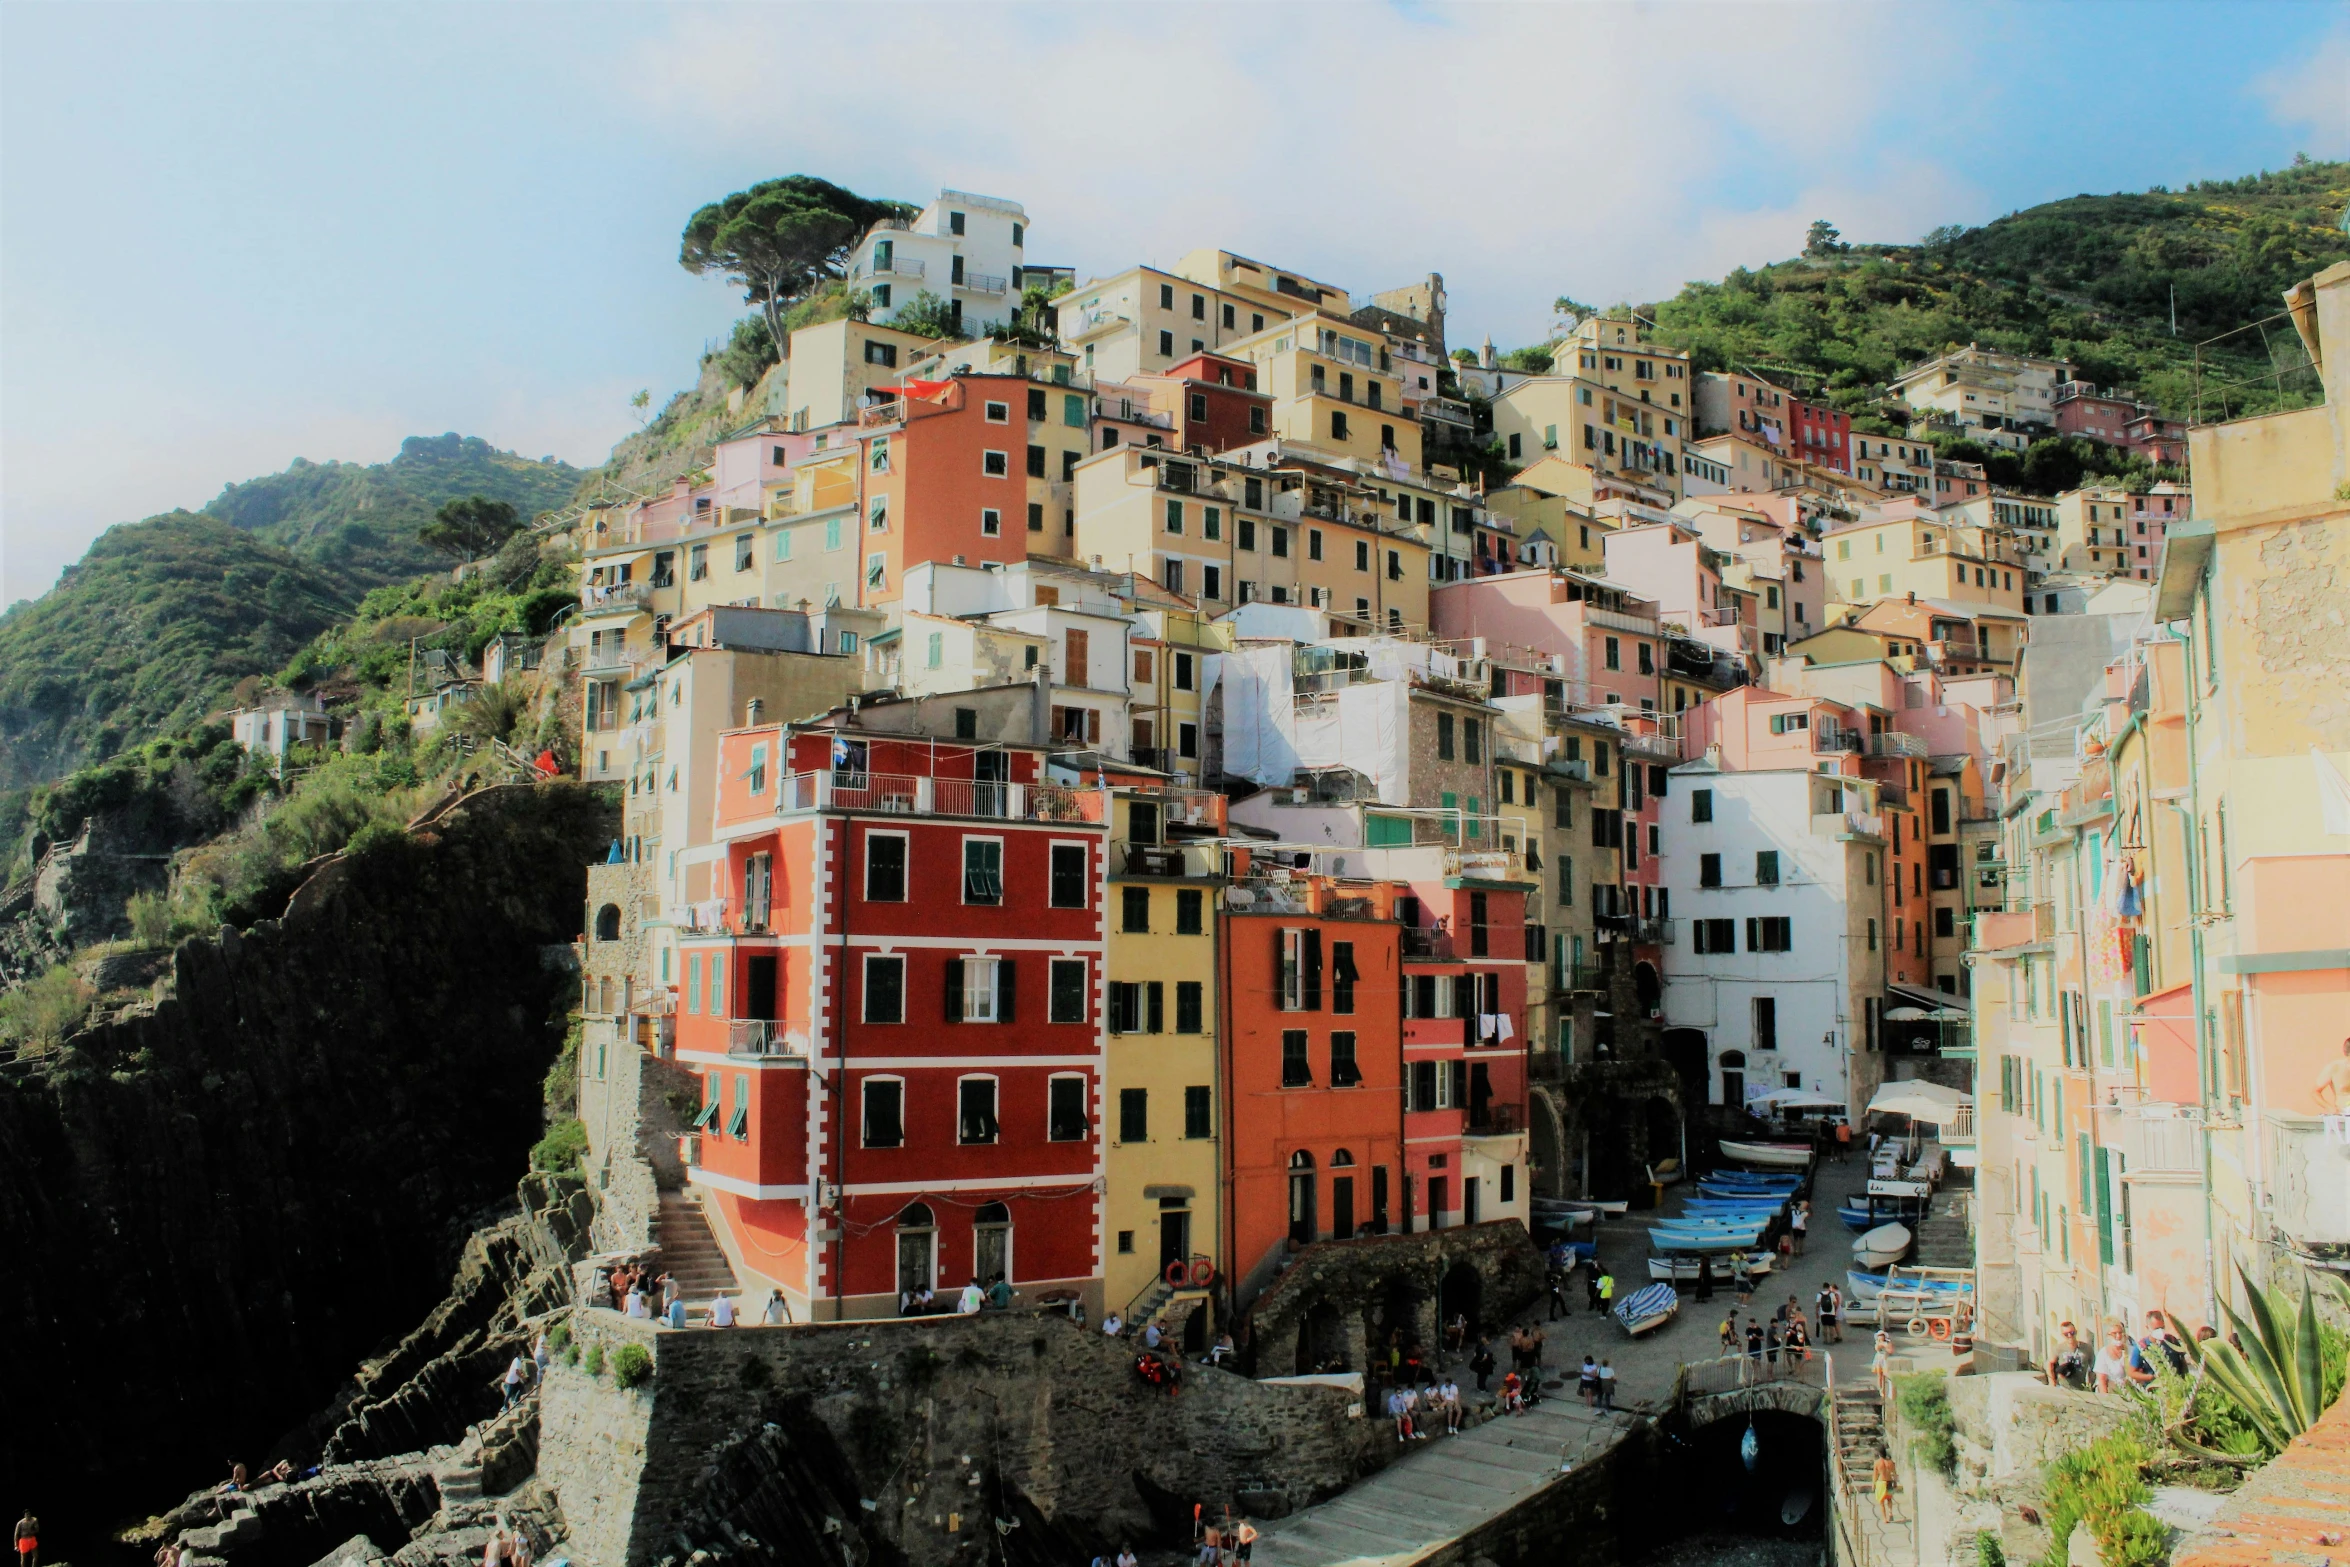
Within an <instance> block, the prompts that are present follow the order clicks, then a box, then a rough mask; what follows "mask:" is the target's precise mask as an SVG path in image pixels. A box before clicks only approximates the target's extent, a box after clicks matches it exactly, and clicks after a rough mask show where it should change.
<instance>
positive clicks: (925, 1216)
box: [898, 1202, 938, 1230]
mask: <svg viewBox="0 0 2350 1567" xmlns="http://www.w3.org/2000/svg"><path fill="white" fill-rule="evenodd" d="M937 1223H938V1220H937V1218H936V1217H935V1216H933V1215H932V1213H931V1211H930V1204H928V1203H926V1202H910V1203H908V1204H906V1206H905V1207H903V1208H901V1209H899V1210H898V1228H899V1229H901V1230H927V1229H929V1228H931V1227H932V1226H933V1225H935V1224H937Z"/></svg>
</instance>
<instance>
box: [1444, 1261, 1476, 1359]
mask: <svg viewBox="0 0 2350 1567" xmlns="http://www.w3.org/2000/svg"><path fill="white" fill-rule="evenodd" d="M1484 1303H1485V1281H1484V1280H1483V1279H1482V1278H1480V1277H1478V1274H1477V1270H1476V1269H1475V1268H1473V1267H1471V1266H1470V1265H1469V1264H1468V1263H1466V1262H1456V1263H1454V1264H1453V1265H1452V1267H1451V1268H1450V1269H1449V1270H1448V1271H1447V1272H1446V1273H1445V1275H1444V1278H1443V1280H1442V1282H1440V1283H1439V1284H1438V1285H1437V1286H1436V1319H1437V1324H1438V1326H1439V1327H1449V1326H1450V1325H1451V1323H1452V1319H1453V1318H1455V1317H1466V1318H1467V1319H1468V1324H1469V1326H1468V1333H1469V1338H1471V1339H1473V1338H1474V1337H1475V1336H1476V1334H1477V1330H1478V1328H1479V1326H1480V1325H1481V1323H1482V1320H1483V1319H1482V1315H1481V1311H1482V1308H1483V1306H1484ZM1464 1342H1465V1341H1464Z"/></svg>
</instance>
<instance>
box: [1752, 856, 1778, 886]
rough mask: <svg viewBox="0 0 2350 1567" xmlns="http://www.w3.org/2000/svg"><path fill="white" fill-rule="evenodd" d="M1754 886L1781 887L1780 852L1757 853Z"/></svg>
mask: <svg viewBox="0 0 2350 1567" xmlns="http://www.w3.org/2000/svg"><path fill="white" fill-rule="evenodd" d="M1754 884H1755V885H1756V886H1757V887H1776V886H1777V885H1779V851H1778V850H1776V849H1762V850H1758V851H1757V852H1756V854H1755V856H1754Z"/></svg>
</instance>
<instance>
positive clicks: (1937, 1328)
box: [1926, 1317, 1950, 1338]
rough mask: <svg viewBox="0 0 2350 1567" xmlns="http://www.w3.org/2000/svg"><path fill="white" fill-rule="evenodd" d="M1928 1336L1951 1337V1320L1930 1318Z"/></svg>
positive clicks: (1927, 1329) (1927, 1327) (1927, 1321)
mask: <svg viewBox="0 0 2350 1567" xmlns="http://www.w3.org/2000/svg"><path fill="white" fill-rule="evenodd" d="M1926 1334H1927V1336H1928V1337H1930V1338H1948V1337H1950V1319H1949V1318H1948V1317H1929V1318H1928V1319H1927V1320H1926Z"/></svg>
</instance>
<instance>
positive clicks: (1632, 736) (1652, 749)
mask: <svg viewBox="0 0 2350 1567" xmlns="http://www.w3.org/2000/svg"><path fill="white" fill-rule="evenodd" d="M1623 746H1624V754H1625V755H1626V756H1646V757H1652V758H1655V759H1656V760H1659V761H1667V762H1677V761H1679V760H1680V759H1681V742H1680V740H1679V738H1678V737H1676V736H1673V735H1659V734H1643V733H1641V732H1640V731H1639V730H1636V729H1627V730H1625V731H1624V739H1623Z"/></svg>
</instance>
